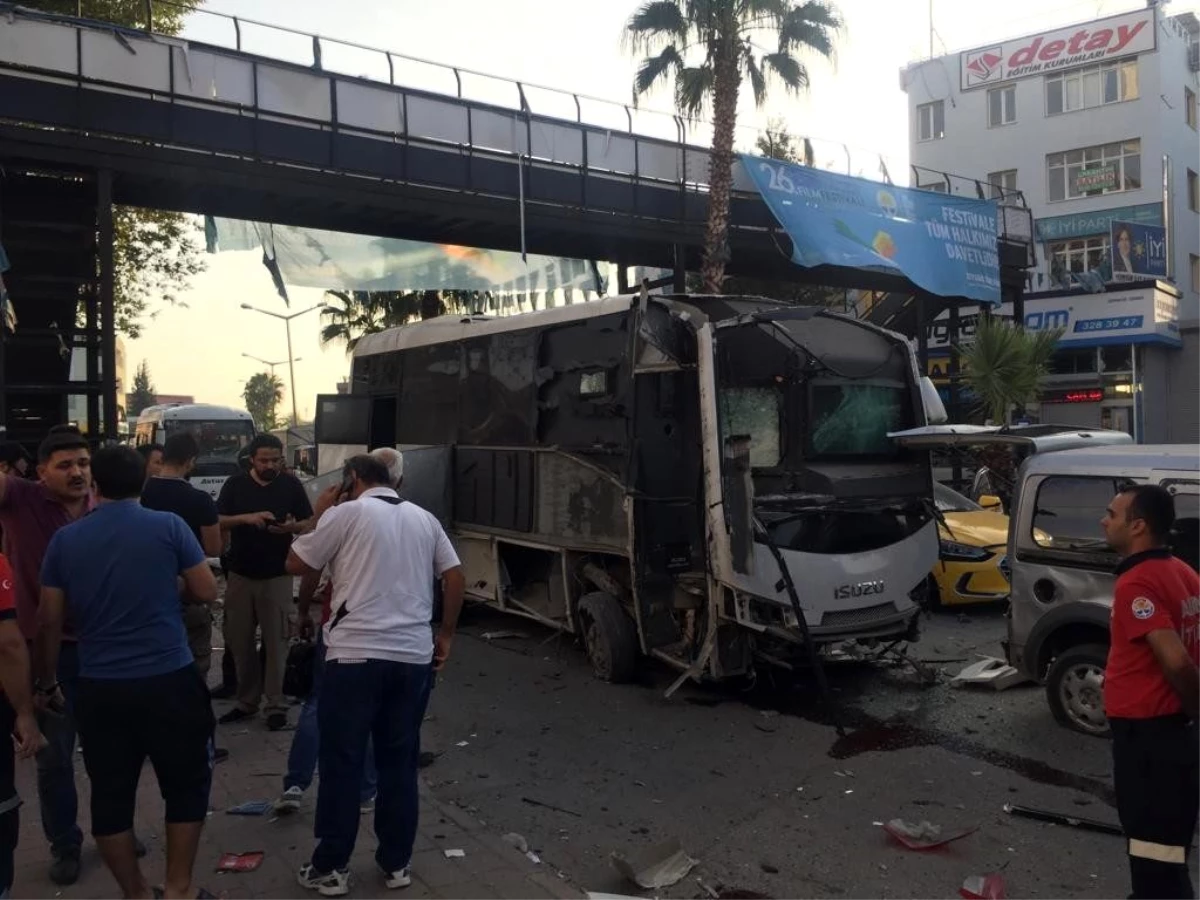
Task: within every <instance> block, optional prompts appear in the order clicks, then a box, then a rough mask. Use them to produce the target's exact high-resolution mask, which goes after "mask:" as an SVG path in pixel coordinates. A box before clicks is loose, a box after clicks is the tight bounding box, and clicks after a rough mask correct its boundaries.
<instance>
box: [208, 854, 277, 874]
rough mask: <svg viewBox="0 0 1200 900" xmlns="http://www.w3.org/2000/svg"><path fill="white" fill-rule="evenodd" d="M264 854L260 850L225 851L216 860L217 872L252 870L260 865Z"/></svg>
mask: <svg viewBox="0 0 1200 900" xmlns="http://www.w3.org/2000/svg"><path fill="white" fill-rule="evenodd" d="M265 857H266V854H265V853H264V852H263V851H262V850H252V851H249V852H247V853H225V854H223V855H222V856H221V858H220V859H219V860H217V871H218V872H253V871H254V870H255V869H257V868H258V867H259V866H261V865H262V861H263V859H264V858H265Z"/></svg>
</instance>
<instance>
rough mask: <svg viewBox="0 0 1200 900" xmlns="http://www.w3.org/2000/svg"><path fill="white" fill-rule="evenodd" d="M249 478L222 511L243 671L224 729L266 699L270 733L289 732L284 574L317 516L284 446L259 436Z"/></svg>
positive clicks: (242, 477)
mask: <svg viewBox="0 0 1200 900" xmlns="http://www.w3.org/2000/svg"><path fill="white" fill-rule="evenodd" d="M247 450H248V453H249V458H250V471H249V472H245V473H240V474H238V475H234V476H232V477H231V478H230V479H229V480H228V481H226V482H225V484H224V485H223V486H222V488H221V496H220V497H219V498H218V499H217V509H218V511H219V512H220V516H221V519H220V521H221V528H222V529H223V530H227V531H228V532H229V538H230V543H229V554H228V557H227V561H228V566H229V580H228V582H227V586H226V589H225V647H226V651H227V652H228V651H230V650H232V652H233V661H234V666H235V668H236V669H237V676H238V691H237V706H235V707H234V708H233V709H232V710H230V711H229V712H227V713H226V714H225V715H223V716H222V717H221V719H220V721H221V722H222V723H228V722H238V721H241V720H242V719H246V718H249V717H250V716H253V715H254V714H255V713H256V712H257V711H258V706H259V702H260V701H261V700H262V699H263V695H264V694H265V695H266V711H267V727H268V728H270V729H271V730H272V731H279V730H280V729H282V728H284V727H285V726H286V725H287V706H286V704H285V702H284V698H283V670H284V665H285V663H286V661H287V639H288V619H289V617H290V616H291V612H292V603H293V600H292V598H293V591H292V587H293V579H292V576H290V575H288V574H287V572H286V570H285V569H284V563H285V562H286V561H287V555H288V550H290V549H291V546H292V536H293V535H295V534H300V533H302V532H303V531H304V530H305V529H306V528H307V525H308V519H309V518H311V517H312V505H311V504H310V503H309V500H308V494H307V493H306V492H305V490H304V485H302V484H301V483H300V482H299V481H298V480H297V479H296V478H295V477H294V476H292V475H287V474H284V473H283V471H282V470H283V444H282V443H281V442H280V441H279V439H278V438H277V437H274V436H272V435H269V434H260V435H259V436H258V437H256V438H255V439H254V440H253V441H251V442H250V446H249V447H248V448H247ZM256 628H261V629H262V640H263V648H264V650H265V651H266V664H265V665H264V666H263V667H262V669H259V667H258V654H257V652H256V648H255V642H254V631H255V629H256Z"/></svg>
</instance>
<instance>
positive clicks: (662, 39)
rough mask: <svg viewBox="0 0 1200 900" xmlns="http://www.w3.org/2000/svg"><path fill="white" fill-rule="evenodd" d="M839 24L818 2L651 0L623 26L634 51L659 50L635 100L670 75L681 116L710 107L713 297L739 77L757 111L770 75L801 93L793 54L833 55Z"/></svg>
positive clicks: (725, 253)
mask: <svg viewBox="0 0 1200 900" xmlns="http://www.w3.org/2000/svg"><path fill="white" fill-rule="evenodd" d="M841 24H842V20H841V16H840V15H839V14H838V12H837V10H836V9H835V8H834V7H833V5H832V4H829V3H825V2H822V0H805V2H797V0H648V2H646V3H644V4H643V5H642V7H641V8H640V9H638V11H637V12H635V13H634V14H633V15H632V16H631V17H630V19H629V22H628V24H627V25H626V38H627V40H628V41H629V43H630V47H631V49H633V50H634V51H636V52H642V51H648V52H652V51H655V50H657V55H650V56H647V57H646V58H645V59H643V60H642V62H641V64H640V65H639V66H638V71H637V76H636V77H635V78H634V82H633V96H634V102H635V103H636V102H637V99H638V98H639V97H640V96H641V95H642V94H645V93H646V92H647V91H649V90H650V89H651V88H652V87H654V85H655V84H657V83H658V82H659V81H660V80H661V79H664V78H668V77H670V76H672V75H673V76H674V78H675V106H676V107H677V108H678V109H679V111H680V112H681V113H683V114H684V115H686V116H688V117H689V118H696V117H698V116H699V115H700V114H701V112H703V110H704V108H705V106H706V104H707V103H709V102H710V100H711V103H712V114H713V139H712V156H711V161H710V163H709V178H708V191H709V198H708V225H707V228H706V230H705V234H704V264H703V267H702V269H701V273H702V275H703V278H704V287H705V290H707V291H709V292H711V293H719V292H720V290H721V285H722V282H723V281H724V277H725V264H726V263H727V262H728V260H729V246H728V233H729V194H730V188H731V187H732V183H733V134H734V127H735V126H736V124H737V105H738V93H739V91H740V90H741V86H742V80H743V79H745V80H746V81H748V82H749V83H750V88H751V90H752V91H753V93H754V102H755V104H756V105H758V106H762V104H763V102H764V101H765V100H766V97H767V79H768V77H773V78H777V79H778V80H779V81H780V82H781V83H782V84H783V86H784V88H785V89H786V90H788V91H789V92H791V93H798V92H799V91H800V90H802V89H803V88H806V87H807V86H808V83H809V79H808V70H807V69H806V68H805V66H804V63H802V62H801V61H800V60H799V59H797V57H796V54H797V52H798V51H801V50H810V51H813V52H815V53H817V54H818V55H819V56H821V57H824V58H826V59H829V58H831V57H832V56H833V35H834V33H835V32H836V31H837V30H838V29H839V28H841ZM772 39H774V41H775V44H776V48H777V49H776V50H774V51H773V52H771V51H767V50H764V49H763V47H762V46H761V43H760V41H764V40H765V41H770V40H772ZM693 51H694V52H693ZM689 57H691V58H692V59H693V63H692V64H690V65H689V64H688V63H687V62H686V60H687V59H688V58H689Z"/></svg>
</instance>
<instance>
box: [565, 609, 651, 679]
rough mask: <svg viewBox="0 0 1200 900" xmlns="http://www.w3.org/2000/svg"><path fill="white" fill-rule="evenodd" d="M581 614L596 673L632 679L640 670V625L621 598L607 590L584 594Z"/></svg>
mask: <svg viewBox="0 0 1200 900" xmlns="http://www.w3.org/2000/svg"><path fill="white" fill-rule="evenodd" d="M579 618H580V624H581V625H582V631H583V642H584V646H585V647H586V648H587V655H588V659H589V660H590V661H591V663H592V671H593V672H595V673H596V677H597V678H599V679H600V680H601V681H610V682H612V683H614V684H621V683H623V682H626V681H631V680H632V679H633V676H634V675H635V674H636V672H637V662H638V637H637V628H636V626H635V625H634V624H633V619H631V618H629V615H628V613H626V612H625V610H624V609H622V608H621V604H620V603H619V602H618V601H617V598H616V597H614V596H613V595H612V594H609V593H606V592H604V591H594V592H593V593H590V594H584V595H583V596H582V597H580V598H579Z"/></svg>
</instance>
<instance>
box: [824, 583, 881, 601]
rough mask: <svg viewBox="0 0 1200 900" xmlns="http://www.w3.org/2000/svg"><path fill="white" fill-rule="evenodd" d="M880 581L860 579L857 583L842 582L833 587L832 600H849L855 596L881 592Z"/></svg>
mask: <svg viewBox="0 0 1200 900" xmlns="http://www.w3.org/2000/svg"><path fill="white" fill-rule="evenodd" d="M882 593H883V582H882V581H860V582H859V583H858V584H842V585H838V586H837V587H835V588H834V589H833V599H834V600H850V599H852V598H855V597H869V596H870V595H871V594H882Z"/></svg>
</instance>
